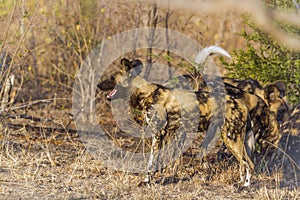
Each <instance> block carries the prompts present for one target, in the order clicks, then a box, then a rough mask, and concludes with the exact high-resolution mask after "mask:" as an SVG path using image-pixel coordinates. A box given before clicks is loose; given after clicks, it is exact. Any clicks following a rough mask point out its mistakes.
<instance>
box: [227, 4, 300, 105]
mask: <svg viewBox="0 0 300 200" xmlns="http://www.w3.org/2000/svg"><path fill="white" fill-rule="evenodd" d="M266 5H267V6H269V7H271V8H272V9H278V10H281V11H284V12H299V13H300V10H297V9H296V6H295V4H294V3H293V1H288V0H284V1H276V0H266ZM298 5H299V4H298ZM243 18H244V21H243V23H244V24H245V25H247V26H248V27H249V28H250V29H249V30H248V31H246V30H242V31H241V33H240V35H241V36H242V37H243V38H245V39H246V41H247V46H246V48H243V49H236V50H234V51H233V55H234V61H233V62H232V63H228V62H226V61H223V64H225V65H226V66H227V69H228V73H227V75H228V76H230V77H235V78H253V79H255V80H259V81H260V82H262V83H263V84H267V83H273V82H276V81H282V82H284V83H285V84H286V86H287V96H288V99H289V102H290V103H291V104H295V103H298V102H300V101H299V99H300V52H299V51H293V50H290V49H289V48H287V47H285V46H284V44H279V43H278V42H276V41H275V40H274V39H272V38H271V37H270V35H269V34H268V33H266V32H264V31H262V30H261V29H259V28H258V27H257V25H255V23H254V22H253V20H252V19H251V17H250V16H244V17H243ZM277 25H278V26H279V27H280V28H281V29H283V30H284V31H287V32H288V33H291V34H294V35H298V36H300V28H299V27H297V26H293V25H291V24H289V23H284V22H277ZM299 38H300V37H299Z"/></svg>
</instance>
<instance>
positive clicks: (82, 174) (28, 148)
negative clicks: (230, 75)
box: [0, 0, 299, 199]
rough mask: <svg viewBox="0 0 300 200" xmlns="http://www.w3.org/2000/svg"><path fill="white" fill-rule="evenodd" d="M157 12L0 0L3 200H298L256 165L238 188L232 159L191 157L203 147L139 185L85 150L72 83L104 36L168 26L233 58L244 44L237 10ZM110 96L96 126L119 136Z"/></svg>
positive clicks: (60, 0) (122, 5)
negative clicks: (9, 87) (4, 62)
mask: <svg viewBox="0 0 300 200" xmlns="http://www.w3.org/2000/svg"><path fill="white" fill-rule="evenodd" d="M88 2H89V3H88ZM95 5H96V6H95ZM157 9H158V10H157V13H156V14H155V12H153V10H154V9H153V5H150V4H145V3H140V2H139V1H133V2H131V3H128V2H120V1H109V0H99V1H95V0H93V1H79V0H74V1H71V0H53V1H45V0H39V1H34V0H16V1H1V3H0V24H1V27H2V29H1V31H0V51H1V52H4V51H6V52H7V53H8V54H9V55H10V57H11V58H12V60H11V62H10V65H9V73H8V74H4V75H2V83H3V80H6V79H8V77H9V75H10V74H14V75H15V83H14V88H13V91H14V92H15V93H16V94H15V96H13V97H12V98H13V99H14V102H13V103H9V102H8V103H7V106H6V108H5V109H4V110H2V111H1V115H0V117H1V123H0V124H1V125H0V198H1V199H31V198H33V197H35V198H45V199H50V198H53V199H94V198H95V199H171V198H174V199H298V198H299V190H297V189H292V190H288V189H280V188H279V180H280V179H279V178H280V176H281V175H280V173H272V174H271V173H269V172H268V171H267V170H261V169H260V168H259V167H258V169H257V173H256V174H255V176H254V178H253V180H254V182H253V186H252V187H251V188H250V189H240V188H238V187H237V186H236V184H235V182H236V180H238V167H237V162H236V160H235V159H234V157H232V156H230V155H226V156H223V157H222V158H216V157H214V156H213V157H212V158H208V161H206V162H200V160H197V159H193V158H192V156H191V155H193V154H195V153H196V152H197V151H199V149H197V145H196V144H195V145H194V146H193V148H191V149H190V150H189V152H187V153H186V154H185V156H184V157H183V159H182V162H181V165H180V166H179V169H178V172H177V176H176V177H172V173H170V172H168V169H166V170H165V171H164V172H163V173H158V174H157V175H156V177H155V180H156V182H157V183H156V184H154V185H151V186H149V187H138V183H139V182H140V181H142V180H143V175H141V174H133V173H125V172H122V171H114V170H112V169H110V168H109V166H105V165H104V164H103V163H102V162H101V160H100V159H98V158H97V156H96V155H93V154H90V153H89V152H88V151H86V150H85V146H84V145H83V144H82V142H81V140H80V138H79V137H78V135H77V132H76V131H75V130H76V127H75V124H74V121H73V120H72V115H71V106H72V87H73V83H74V80H75V77H76V73H77V71H78V69H79V66H80V65H81V63H82V62H83V59H84V58H85V57H86V56H87V54H88V53H89V52H90V51H91V50H92V49H93V48H94V47H95V46H96V45H98V44H100V42H101V41H102V40H103V39H108V38H109V37H111V36H113V35H114V34H117V33H120V32H121V31H124V30H128V29H132V28H137V27H144V26H153V25H156V26H157V27H166V24H167V25H168V26H169V28H171V29H173V30H178V31H180V32H182V33H184V34H186V35H188V36H190V37H191V38H193V39H195V40H196V41H198V42H199V43H200V44H202V45H203V46H205V45H212V44H217V45H220V46H222V47H224V48H225V49H227V50H228V51H229V52H231V51H232V50H233V49H235V48H242V47H243V46H244V45H245V41H243V39H242V38H241V37H240V36H239V35H238V33H239V32H240V31H241V30H242V28H245V27H244V26H243V24H242V22H241V21H242V20H241V17H240V15H239V14H235V13H231V12H228V11H222V12H218V13H216V14H215V15H213V16H212V15H201V14H200V13H188V12H186V11H184V12H183V11H180V10H177V11H175V10H172V11H169V10H167V9H162V8H157ZM154 23H155V24H154ZM140 56H141V57H144V59H145V56H146V55H140ZM2 91H3V89H2ZM2 93H3V92H2ZM2 93H1V95H3V94H2ZM105 95H106V93H103V92H100V93H99V94H98V95H97V97H98V98H99V99H98V101H99V104H98V105H97V108H98V112H99V115H100V117H99V121H100V123H101V124H103V126H104V127H105V128H106V129H107V130H109V131H110V132H111V133H115V132H114V127H115V122H114V120H113V119H112V116H111V111H110V103H109V102H107V101H105ZM115 134H116V133H115ZM114 136H115V138H116V140H118V142H119V143H121V142H122V137H121V136H116V135H114ZM123 142H124V141H123ZM125 142H126V141H125ZM121 146H122V144H121Z"/></svg>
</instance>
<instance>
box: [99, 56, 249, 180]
mask: <svg viewBox="0 0 300 200" xmlns="http://www.w3.org/2000/svg"><path fill="white" fill-rule="evenodd" d="M208 55H209V54H208ZM142 66H143V64H142V62H141V61H140V60H133V61H129V60H127V59H125V58H124V59H122V60H121V68H120V71H119V72H117V73H116V74H114V75H113V76H112V77H113V78H110V79H109V80H106V81H103V82H101V83H100V84H99V85H98V86H99V88H100V89H107V87H106V86H108V85H110V83H109V82H111V81H112V82H114V84H115V85H116V84H119V85H121V88H122V89H124V88H125V89H126V90H127V93H128V94H130V95H131V96H130V106H131V107H132V108H135V109H138V110H141V113H143V116H144V119H145V121H146V122H147V123H148V126H150V127H151V129H152V130H153V132H152V133H153V134H152V146H151V154H150V158H149V164H148V174H147V176H146V178H145V182H149V181H150V178H151V174H150V172H151V170H150V169H152V167H153V160H154V154H155V152H157V150H158V149H161V145H162V144H163V141H164V140H166V138H167V137H169V136H170V135H172V134H175V133H176V131H178V130H179V131H184V129H185V128H186V127H183V130H182V129H179V127H180V126H181V125H184V124H182V121H184V120H185V119H184V118H187V119H189V118H193V117H195V116H189V113H191V114H192V113H195V112H192V111H194V110H197V111H198V112H199V113H200V116H197V117H199V120H197V121H199V123H198V124H196V125H195V124H191V125H190V126H197V127H198V130H199V131H200V132H204V131H206V130H207V127H208V125H209V123H210V120H211V119H212V117H213V115H214V114H215V113H214V112H218V110H219V108H216V107H215V105H217V102H218V101H222V100H223V101H225V105H226V106H225V119H224V124H223V127H222V130H221V137H222V139H223V141H224V143H225V145H226V146H227V147H228V148H229V150H230V151H231V152H232V153H233V155H234V156H235V157H236V159H237V160H238V161H239V163H240V175H241V181H242V182H244V185H245V186H249V185H250V177H251V173H252V171H253V169H254V164H253V162H252V161H251V159H250V157H249V155H248V153H247V152H249V150H248V149H250V148H252V147H250V146H249V145H247V143H245V137H246V134H247V133H249V134H250V132H251V129H250V126H249V114H248V109H247V107H245V106H244V105H243V104H242V103H241V102H240V101H236V100H234V99H232V98H231V97H230V96H228V95H224V96H222V95H220V98H223V97H224V98H225V99H218V97H216V96H214V97H212V96H211V95H210V93H209V92H206V91H197V92H192V91H185V90H180V89H171V88H168V87H165V86H162V85H159V84H153V83H150V82H148V81H146V80H145V79H144V78H142V77H141V76H139V73H140V71H141V67H142ZM117 94H118V90H116V88H115V89H114V90H113V91H112V92H110V93H109V95H108V96H107V97H108V98H110V99H113V98H114V96H115V95H117ZM195 96H196V98H194V97H195ZM178 99H180V100H183V102H184V104H182V105H180V104H179V102H178ZM181 102H182V101H181ZM152 118H155V120H149V119H152ZM157 127H160V129H158V128H157ZM158 152H159V150H158ZM155 170H157V169H156V168H155ZM245 172H246V177H244V174H245Z"/></svg>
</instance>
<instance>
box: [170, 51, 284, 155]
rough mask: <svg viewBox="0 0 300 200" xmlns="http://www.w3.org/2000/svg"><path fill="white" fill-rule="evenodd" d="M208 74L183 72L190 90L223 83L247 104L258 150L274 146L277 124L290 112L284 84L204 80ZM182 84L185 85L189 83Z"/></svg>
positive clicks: (250, 80) (276, 138) (234, 95)
mask: <svg viewBox="0 0 300 200" xmlns="http://www.w3.org/2000/svg"><path fill="white" fill-rule="evenodd" d="M216 48H217V49H219V47H215V46H211V47H208V48H205V49H203V51H209V50H211V49H216ZM227 57H230V56H227ZM198 64H201V63H198ZM195 70H196V71H197V70H198V69H195ZM209 76H211V75H209ZM209 76H208V75H202V74H200V73H196V74H185V75H183V77H184V78H185V79H187V80H188V81H189V82H190V84H191V85H192V88H193V91H200V90H201V91H209V84H214V85H215V84H224V87H225V90H226V92H227V94H228V95H229V96H231V98H233V99H235V100H237V101H240V102H242V103H243V104H244V105H245V106H246V107H247V108H248V110H249V113H250V117H251V121H252V130H253V133H254V135H255V138H256V141H257V144H258V145H259V149H257V150H259V151H260V150H262V149H266V147H269V146H270V147H273V146H277V144H278V141H279V138H280V131H279V129H280V126H281V125H282V122H283V121H284V120H285V119H287V116H288V112H289V107H288V105H287V103H286V101H285V99H284V98H285V85H284V84H283V83H281V82H278V83H275V84H270V85H267V86H265V87H264V88H263V87H262V86H261V85H260V83H259V82H258V81H256V80H253V79H246V80H241V79H233V78H227V77H217V78H210V79H213V80H215V81H214V82H213V83H210V82H208V83H207V82H205V80H207V79H209ZM179 78H180V77H179ZM204 79H205V80H204ZM216 80H219V81H216ZM220 82H221V83H220ZM174 86H175V87H178V86H179V85H171V87H174ZM184 87H185V89H188V87H186V86H184ZM270 144H271V145H270Z"/></svg>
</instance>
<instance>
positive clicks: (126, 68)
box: [121, 58, 133, 72]
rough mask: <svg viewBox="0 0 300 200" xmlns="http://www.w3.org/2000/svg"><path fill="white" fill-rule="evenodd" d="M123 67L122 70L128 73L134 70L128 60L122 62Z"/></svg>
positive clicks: (124, 59)
mask: <svg viewBox="0 0 300 200" xmlns="http://www.w3.org/2000/svg"><path fill="white" fill-rule="evenodd" d="M121 67H122V70H124V71H126V72H129V71H130V70H131V69H132V68H133V66H132V64H131V62H130V61H129V60H128V59H127V58H123V59H122V60H121Z"/></svg>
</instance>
